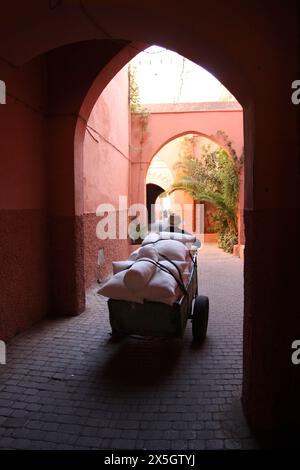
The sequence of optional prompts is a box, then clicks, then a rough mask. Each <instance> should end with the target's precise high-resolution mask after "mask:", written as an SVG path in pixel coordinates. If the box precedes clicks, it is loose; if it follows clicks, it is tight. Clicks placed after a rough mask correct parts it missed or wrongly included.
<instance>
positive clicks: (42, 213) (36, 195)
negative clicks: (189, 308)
mask: <svg viewBox="0 0 300 470" xmlns="http://www.w3.org/2000/svg"><path fill="white" fill-rule="evenodd" d="M0 76H1V79H4V80H5V82H6V86H7V92H8V96H7V104H5V105H1V106H0V129H1V140H0V149H1V150H0V153H1V159H0V161H1V162H0V174H1V184H0V234H1V239H0V260H1V269H0V338H5V339H6V338H10V337H12V336H13V335H14V334H16V333H17V332H19V331H21V330H24V329H25V328H28V327H29V326H30V325H31V324H33V323H35V322H36V321H38V320H39V319H41V318H42V317H43V316H44V315H45V314H46V311H47V297H48V292H47V289H48V285H47V270H48V262H47V219H46V209H45V204H46V193H45V189H46V184H45V183H46V178H45V175H46V171H45V170H46V169H45V164H46V145H45V137H46V132H45V131H46V127H45V117H44V115H43V111H44V109H45V105H46V79H45V63H44V60H42V59H39V60H35V61H34V62H32V63H30V64H28V65H26V66H25V67H23V68H22V69H20V70H15V71H13V72H12V71H8V70H7V69H6V68H5V66H4V65H3V64H2V66H1V65H0ZM11 95H13V96H14V97H17V98H18V101H16V99H15V98H13V97H12V96H11Z"/></svg>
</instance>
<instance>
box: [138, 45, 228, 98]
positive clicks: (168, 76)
mask: <svg viewBox="0 0 300 470" xmlns="http://www.w3.org/2000/svg"><path fill="white" fill-rule="evenodd" d="M131 63H132V64H133V65H134V66H135V67H136V78H137V83H138V86H139V91H140V102H141V103H142V104H151V103H195V102H196V103H197V102H204V101H232V99H233V97H232V95H231V94H230V93H229V91H228V90H227V89H226V88H225V87H224V86H223V85H222V84H221V83H220V82H219V81H218V80H217V79H216V78H215V77H214V76H213V75H211V74H210V73H209V72H207V71H206V70H205V69H203V68H202V67H200V66H199V65H196V64H195V63H194V62H191V61H190V60H188V59H185V58H184V57H182V56H181V55H179V54H177V53H176V52H172V51H169V50H168V49H163V48H162V47H159V46H151V47H149V48H148V49H146V50H145V51H143V52H141V53H140V54H138V55H137V56H136V57H135V58H134V59H133V60H132V61H131Z"/></svg>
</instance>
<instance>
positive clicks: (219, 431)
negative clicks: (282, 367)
mask: <svg viewBox="0 0 300 470" xmlns="http://www.w3.org/2000/svg"><path fill="white" fill-rule="evenodd" d="M242 271H243V264H242V262H241V260H239V259H238V258H236V257H234V256H232V255H229V254H225V253H223V252H222V251H221V250H219V249H218V248H216V246H214V245H206V246H205V248H204V249H203V250H202V251H201V252H200V254H199V293H202V294H206V295H208V296H209V298H210V320H209V328H208V336H207V338H206V341H205V343H204V344H203V345H202V346H201V347H195V345H194V344H193V342H192V332H191V323H190V322H188V325H187V329H186V332H185V336H184V339H183V340H174V339H172V340H161V339H160V340H158V339H155V340H141V339H134V338H126V339H125V340H123V341H122V342H120V343H113V342H112V341H111V339H110V335H109V332H110V325H109V320H108V310H107V306H106V301H105V299H104V298H101V297H99V296H98V295H97V294H96V289H95V288H94V289H91V290H90V291H89V292H88V301H87V310H86V312H85V313H84V314H82V315H80V316H78V317H72V318H64V319H55V320H47V321H43V322H41V323H39V324H38V325H36V326H35V327H33V328H31V329H30V330H29V331H27V332H25V333H22V334H20V335H18V336H17V337H15V338H14V339H13V340H12V341H10V343H9V344H8V348H7V349H8V354H7V365H6V366H0V448H2V449H3V448H6V449H53V450H55V449H91V448H92V449H93V448H97V449H99V448H104V449H164V450H169V449H178V450H184V449H191V450H192V449H241V448H242V449H249V448H255V447H257V444H256V441H255V440H254V438H253V437H252V436H251V433H250V431H249V429H248V427H247V425H246V423H245V420H244V418H243V415H242V412H241V405H240V394H241V378H242V370H241V368H242V309H243V286H242V276H243V274H242Z"/></svg>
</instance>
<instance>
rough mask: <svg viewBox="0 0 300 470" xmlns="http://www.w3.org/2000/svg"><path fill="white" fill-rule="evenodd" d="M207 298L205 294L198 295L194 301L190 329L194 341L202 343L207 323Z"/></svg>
mask: <svg viewBox="0 0 300 470" xmlns="http://www.w3.org/2000/svg"><path fill="white" fill-rule="evenodd" d="M208 312H209V300H208V297H206V296H205V295H198V296H197V297H196V300H195V303H194V311H193V316H192V323H193V324H192V330H193V337H194V341H196V342H197V343H202V342H203V341H204V339H205V337H206V331H207V324H208Z"/></svg>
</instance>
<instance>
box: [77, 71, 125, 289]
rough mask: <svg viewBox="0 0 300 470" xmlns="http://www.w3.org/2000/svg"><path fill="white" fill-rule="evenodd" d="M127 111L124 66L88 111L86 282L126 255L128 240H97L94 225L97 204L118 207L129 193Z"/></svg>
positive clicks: (91, 280) (84, 160)
mask: <svg viewBox="0 0 300 470" xmlns="http://www.w3.org/2000/svg"><path fill="white" fill-rule="evenodd" d="M129 125H130V113H129V104H128V69H127V66H126V67H124V68H123V69H122V70H121V71H120V72H119V73H118V74H117V75H116V76H115V77H114V78H113V80H112V81H111V82H110V83H109V84H108V85H107V87H106V88H105V89H104V91H103V92H102V94H101V96H100V97H99V99H98V101H97V102H96V104H95V106H94V108H93V110H92V113H91V115H90V118H89V121H88V126H87V130H86V134H85V139H84V150H83V152H84V156H83V174H84V220H85V223H84V231H85V278H86V286H88V285H90V284H91V283H92V282H93V281H95V279H96V278H97V276H99V277H100V278H105V277H106V276H107V275H108V274H109V273H110V271H111V262H112V261H113V260H115V259H122V258H126V257H127V256H128V242H127V240H118V239H117V240H99V239H97V237H96V226H97V223H98V221H99V220H100V218H99V217H96V215H95V213H96V209H97V207H98V206H99V204H102V203H109V204H112V205H113V206H114V207H115V208H116V210H118V202H119V195H124V196H127V195H128V185H129V136H130V128H129ZM100 248H103V249H104V256H105V264H104V265H103V266H102V267H101V268H98V267H97V257H98V250H99V249H100Z"/></svg>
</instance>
